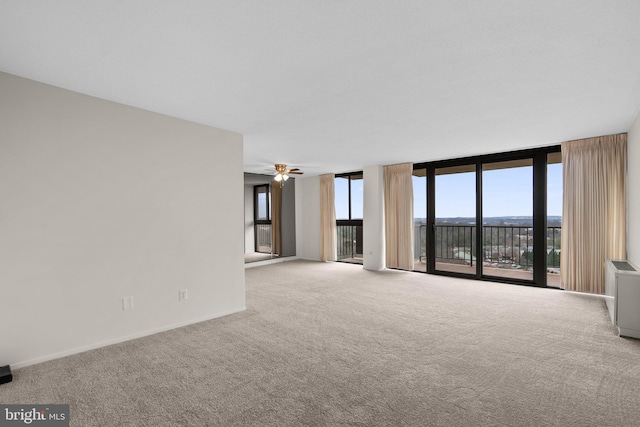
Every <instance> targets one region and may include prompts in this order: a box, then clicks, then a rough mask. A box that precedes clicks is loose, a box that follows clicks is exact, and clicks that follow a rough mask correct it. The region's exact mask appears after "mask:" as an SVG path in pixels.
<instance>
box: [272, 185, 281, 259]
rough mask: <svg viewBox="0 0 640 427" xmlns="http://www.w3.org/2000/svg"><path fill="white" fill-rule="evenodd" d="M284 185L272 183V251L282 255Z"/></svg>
mask: <svg viewBox="0 0 640 427" xmlns="http://www.w3.org/2000/svg"><path fill="white" fill-rule="evenodd" d="M281 218H282V185H281V183H279V182H272V183H271V253H272V254H274V255H280V253H281V252H282V233H281V231H280V230H281V223H282V220H281Z"/></svg>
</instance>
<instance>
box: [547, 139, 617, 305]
mask: <svg viewBox="0 0 640 427" xmlns="http://www.w3.org/2000/svg"><path fill="white" fill-rule="evenodd" d="M626 164H627V134H626V133H625V134H617V135H609V136H602V137H598V138H589V139H582V140H578V141H569V142H564V143H563V144H562V168H563V178H564V179H563V181H564V192H563V200H562V254H561V256H560V272H561V274H562V287H563V288H564V289H567V290H572V291H578V292H590V293H596V294H602V293H604V275H605V274H604V263H605V261H606V260H607V259H625V258H626V206H625V197H626V196H625V178H626Z"/></svg>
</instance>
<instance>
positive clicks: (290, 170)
mask: <svg viewBox="0 0 640 427" xmlns="http://www.w3.org/2000/svg"><path fill="white" fill-rule="evenodd" d="M299 170H300V168H293V169H289V170H288V172H293V171H299Z"/></svg>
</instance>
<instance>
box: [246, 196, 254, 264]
mask: <svg viewBox="0 0 640 427" xmlns="http://www.w3.org/2000/svg"><path fill="white" fill-rule="evenodd" d="M253 225H254V224H253V185H245V186H244V253H245V254H248V253H251V252H255V251H256V239H255V231H254V228H253Z"/></svg>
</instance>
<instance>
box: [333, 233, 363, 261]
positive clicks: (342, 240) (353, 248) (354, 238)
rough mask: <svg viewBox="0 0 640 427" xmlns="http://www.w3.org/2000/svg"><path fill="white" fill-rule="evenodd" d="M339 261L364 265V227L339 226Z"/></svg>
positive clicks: (337, 243)
mask: <svg viewBox="0 0 640 427" xmlns="http://www.w3.org/2000/svg"><path fill="white" fill-rule="evenodd" d="M336 235H337V239H338V240H337V242H336V245H337V253H338V261H345V262H352V263H355V264H362V262H363V255H362V226H361V225H344V224H337V226H336Z"/></svg>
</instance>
